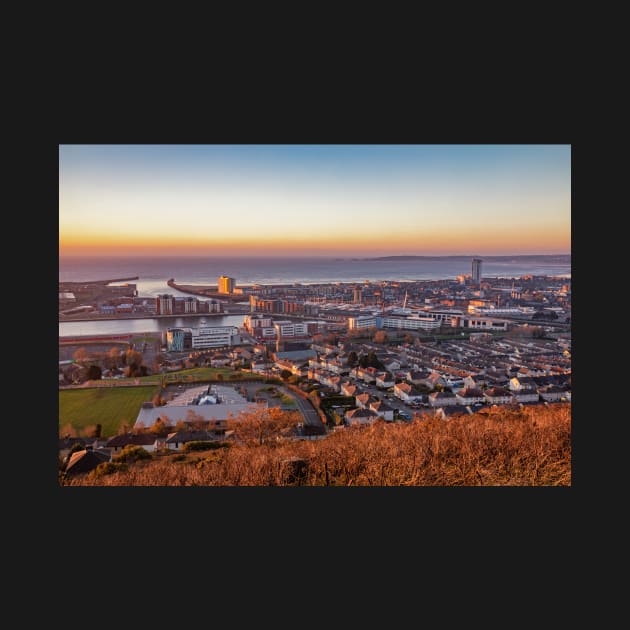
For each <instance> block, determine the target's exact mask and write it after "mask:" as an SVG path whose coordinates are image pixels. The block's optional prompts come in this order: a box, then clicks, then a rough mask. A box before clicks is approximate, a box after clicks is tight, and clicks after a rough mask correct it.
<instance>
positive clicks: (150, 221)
mask: <svg viewBox="0 0 630 630" xmlns="http://www.w3.org/2000/svg"><path fill="white" fill-rule="evenodd" d="M570 251H571V149H570V145H60V147H59V253H60V255H61V256H66V255H87V254H94V255H109V254H111V255H117V256H120V255H125V256H127V255H154V254H159V255H165V256H169V255H177V256H181V255H191V256H192V255H209V256H212V255H234V256H237V255H252V256H253V255H276V256H278V255H305V256H306V255H309V256H310V255H320V254H321V255H359V256H362V255H368V256H369V255H403V254H417V255H441V254H443V255H446V254H462V255H470V254H480V255H483V254H486V255H492V254H565V253H570Z"/></svg>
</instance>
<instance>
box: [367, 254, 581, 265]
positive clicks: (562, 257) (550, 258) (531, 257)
mask: <svg viewBox="0 0 630 630" xmlns="http://www.w3.org/2000/svg"><path fill="white" fill-rule="evenodd" d="M471 258H481V259H482V260H484V261H487V262H490V261H492V262H535V261H541V262H546V263H550V262H556V263H563V264H570V263H571V254H524V255H516V256H480V255H477V254H475V255H470V256H378V257H371V258H363V259H362V260H392V261H400V260H470V259H471Z"/></svg>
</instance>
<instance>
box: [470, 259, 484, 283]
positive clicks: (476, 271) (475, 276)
mask: <svg viewBox="0 0 630 630" xmlns="http://www.w3.org/2000/svg"><path fill="white" fill-rule="evenodd" d="M482 262H483V261H482V260H481V258H473V259H472V282H473V284H479V283H480V282H481V263H482Z"/></svg>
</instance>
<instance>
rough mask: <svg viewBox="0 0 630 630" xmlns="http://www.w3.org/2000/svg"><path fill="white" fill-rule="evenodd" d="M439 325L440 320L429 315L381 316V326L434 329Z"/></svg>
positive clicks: (402, 328)
mask: <svg viewBox="0 0 630 630" xmlns="http://www.w3.org/2000/svg"><path fill="white" fill-rule="evenodd" d="M439 327H440V322H439V321H438V320H437V319H433V318H431V317H419V316H418V315H412V316H411V317H397V316H395V315H394V316H391V315H390V316H387V317H383V328H397V329H399V330H435V329H436V328H439Z"/></svg>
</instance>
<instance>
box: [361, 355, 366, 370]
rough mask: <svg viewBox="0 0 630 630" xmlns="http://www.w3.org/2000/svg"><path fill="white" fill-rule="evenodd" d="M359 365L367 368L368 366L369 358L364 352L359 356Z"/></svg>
mask: <svg viewBox="0 0 630 630" xmlns="http://www.w3.org/2000/svg"><path fill="white" fill-rule="evenodd" d="M359 367H362V368H363V369H365V368H366V367H368V358H367V355H366V354H362V355H361V356H360V357H359Z"/></svg>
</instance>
